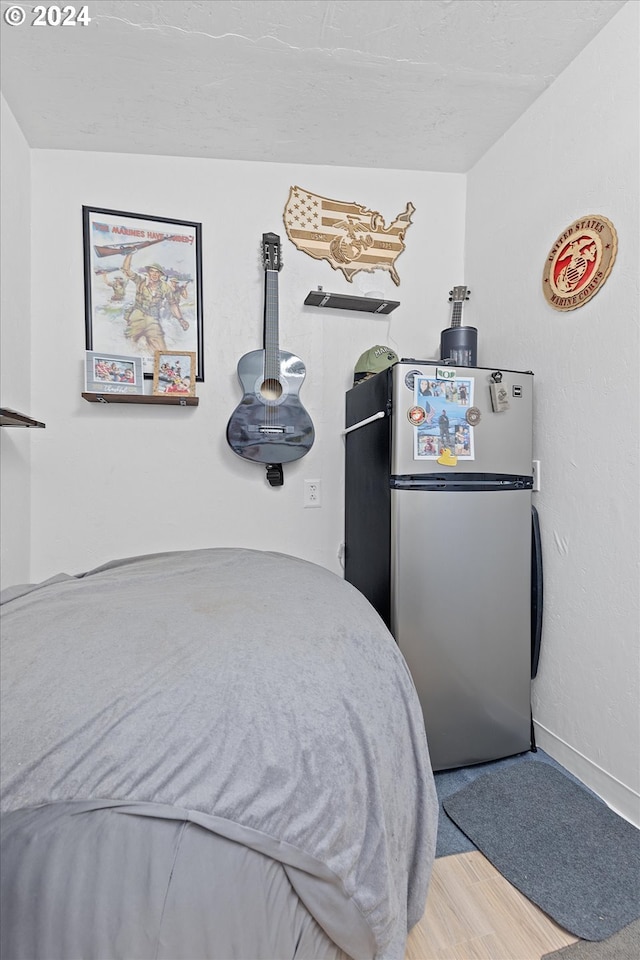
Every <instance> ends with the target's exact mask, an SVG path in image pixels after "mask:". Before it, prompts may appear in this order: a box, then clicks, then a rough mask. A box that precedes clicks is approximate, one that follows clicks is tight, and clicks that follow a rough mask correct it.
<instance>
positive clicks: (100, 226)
mask: <svg viewBox="0 0 640 960" xmlns="http://www.w3.org/2000/svg"><path fill="white" fill-rule="evenodd" d="M82 212H83V237H84V288H85V324H86V347H87V350H90V351H107V352H110V353H114V354H121V355H127V354H129V355H134V356H138V357H140V359H141V362H142V371H143V375H144V376H145V377H146V378H148V379H150V378H151V377H153V369H154V356H155V353H156V351H157V350H162V351H166V352H171V351H187V352H190V353H194V354H195V357H196V360H195V379H196V380H204V365H203V345H202V252H201V224H199V223H190V222H188V221H185V220H168V219H166V218H164V219H163V218H161V217H152V216H148V215H147V214H141V213H121V212H119V211H117V210H104V209H101V208H98V207H86V206H83V208H82Z"/></svg>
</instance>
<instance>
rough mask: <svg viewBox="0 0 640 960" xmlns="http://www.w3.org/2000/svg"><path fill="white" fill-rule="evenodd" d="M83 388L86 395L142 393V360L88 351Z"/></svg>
mask: <svg viewBox="0 0 640 960" xmlns="http://www.w3.org/2000/svg"><path fill="white" fill-rule="evenodd" d="M85 386H86V391H87V393H132V394H135V393H144V378H143V376H142V360H141V359H140V357H131V356H129V357H127V356H120V355H119V354H113V353H95V352H94V351H92V350H88V351H87V359H86V366H85Z"/></svg>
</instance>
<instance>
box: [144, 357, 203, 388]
mask: <svg viewBox="0 0 640 960" xmlns="http://www.w3.org/2000/svg"><path fill="white" fill-rule="evenodd" d="M195 370H196V355H195V353H190V352H189V351H187V350H172V351H167V352H164V351H162V350H156V354H155V358H154V364H153V395H154V397H164V396H174V395H182V396H183V397H195V395H196V378H195Z"/></svg>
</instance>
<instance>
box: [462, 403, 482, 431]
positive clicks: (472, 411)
mask: <svg viewBox="0 0 640 960" xmlns="http://www.w3.org/2000/svg"><path fill="white" fill-rule="evenodd" d="M464 418H465V420H466V421H467V423H468V424H469V426H470V427H477V426H478V424H479V423H480V421H481V420H482V414H481V412H480V408H479V407H469V409H468V410H467V412H466V413H465V416H464Z"/></svg>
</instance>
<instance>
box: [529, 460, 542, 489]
mask: <svg viewBox="0 0 640 960" xmlns="http://www.w3.org/2000/svg"><path fill="white" fill-rule="evenodd" d="M531 468H532V472H533V489H534V490H535V491H536V492H538V491H539V490H540V461H539V460H532V461H531Z"/></svg>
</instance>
